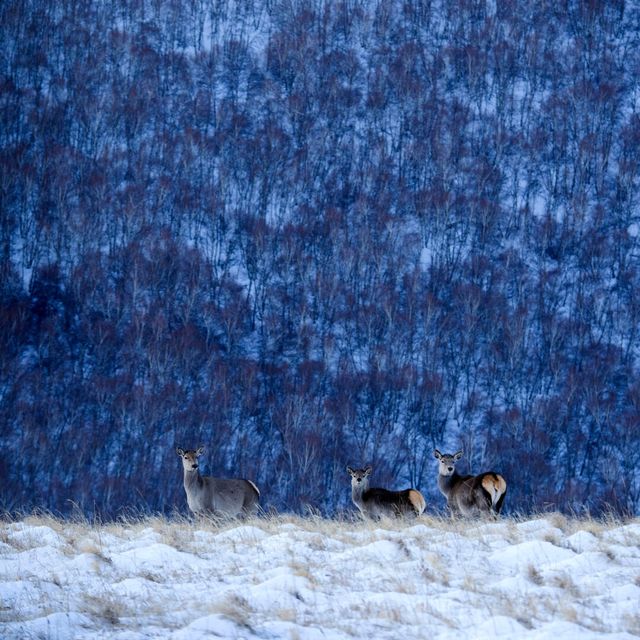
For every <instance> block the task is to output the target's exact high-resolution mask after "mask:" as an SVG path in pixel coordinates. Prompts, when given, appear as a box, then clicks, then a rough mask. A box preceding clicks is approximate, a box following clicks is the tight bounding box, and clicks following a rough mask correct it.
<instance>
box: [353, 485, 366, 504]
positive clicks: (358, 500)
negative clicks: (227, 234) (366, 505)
mask: <svg viewBox="0 0 640 640" xmlns="http://www.w3.org/2000/svg"><path fill="white" fill-rule="evenodd" d="M368 490H369V483H368V482H367V481H364V482H361V483H360V484H359V485H358V484H355V483H352V484H351V499H352V500H353V502H354V503H355V504H362V503H363V502H364V500H363V498H362V494H363V493H365V491H368Z"/></svg>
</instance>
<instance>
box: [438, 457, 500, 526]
mask: <svg viewBox="0 0 640 640" xmlns="http://www.w3.org/2000/svg"><path fill="white" fill-rule="evenodd" d="M433 455H434V457H435V458H436V459H437V460H438V461H439V463H440V465H439V468H438V488H439V489H440V492H441V493H442V495H443V496H444V497H445V498H446V499H447V505H448V506H449V510H450V511H451V514H452V515H458V514H461V515H464V516H478V515H485V514H490V515H493V516H494V517H497V516H498V514H499V513H500V509H502V503H503V502H504V497H505V495H506V493H507V483H506V481H505V479H504V478H503V477H502V476H501V475H500V474H499V473H496V472H495V471H485V472H484V473H481V474H479V475H477V476H471V475H466V476H461V475H460V474H459V473H458V472H457V471H456V462H458V460H460V458H462V455H463V452H462V450H460V451H457V452H456V453H454V454H453V455H451V454H448V453H440V452H439V451H438V450H437V449H435V450H434V452H433Z"/></svg>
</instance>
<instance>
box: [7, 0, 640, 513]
mask: <svg viewBox="0 0 640 640" xmlns="http://www.w3.org/2000/svg"><path fill="white" fill-rule="evenodd" d="M0 36H1V37H0V118H1V122H0V216H1V222H0V445H1V447H0V492H1V493H0V508H4V509H8V510H22V509H31V508H34V507H42V508H46V509H51V510H53V511H56V512H62V513H66V512H69V511H70V510H72V509H78V508H79V509H81V510H82V511H83V512H85V513H87V514H93V513H99V514H101V515H102V516H104V517H113V516H116V515H117V514H118V513H120V512H121V511H122V510H123V509H125V510H126V509H135V510H138V509H141V510H150V511H165V512H170V511H172V510H173V509H175V508H178V509H180V510H183V511H186V504H185V498H184V490H183V487H182V465H181V463H180V460H179V458H178V457H177V455H176V453H175V447H176V446H181V447H185V448H187V447H195V446H197V445H204V446H205V448H206V451H205V454H204V455H203V458H202V463H203V465H202V466H203V469H202V470H203V472H204V473H207V474H214V475H220V476H236V475H240V476H245V477H249V478H252V479H253V480H254V481H255V482H256V483H257V484H258V485H259V486H260V488H261V491H262V505H263V506H264V507H266V508H269V507H273V508H276V509H278V510H294V511H302V510H304V509H305V508H306V506H307V505H309V506H311V507H313V508H315V509H318V510H319V511H320V512H322V513H325V514H333V513H336V512H337V511H340V510H342V509H346V508H351V506H350V498H351V496H350V485H349V477H348V475H347V473H346V471H345V466H346V465H347V464H351V465H360V464H365V463H366V464H371V465H372V466H373V467H374V472H373V480H372V482H373V483H374V484H378V485H382V486H388V487H390V488H402V487H405V486H409V485H410V484H411V485H413V486H416V487H419V488H420V489H421V490H422V492H423V493H424V495H425V497H426V498H427V502H428V510H431V509H436V508H441V507H442V506H443V505H444V501H443V499H442V497H441V496H440V494H439V493H438V490H437V486H436V474H437V463H436V461H435V460H434V458H433V453H432V452H433V448H434V447H438V448H440V449H441V450H449V451H450V450H454V448H455V449H458V448H464V450H465V458H466V460H467V462H468V463H469V469H470V470H472V471H473V472H478V471H481V470H486V469H488V468H492V469H495V470H496V471H500V472H501V473H502V474H503V475H504V476H505V477H506V478H507V480H508V482H509V493H508V496H507V500H506V503H505V511H509V510H510V511H511V512H513V511H528V510H534V509H547V508H558V509H562V510H566V511H571V510H575V511H583V510H588V511H590V512H591V513H601V512H603V511H609V510H613V511H615V512H618V513H628V512H634V513H637V512H638V510H639V509H640V295H639V286H640V83H639V82H638V78H639V77H640V8H639V7H638V5H637V3H635V2H629V1H627V2H623V1H621V0H608V1H607V2H601V1H599V0H583V1H577V0H564V1H557V0H553V1H550V0H543V1H540V2H530V1H525V0H511V1H510V0H495V1H494V2H490V1H486V2H485V1H480V0H433V1H429V0H424V1H422V2H420V1H417V0H404V1H400V0H398V1H392V0H377V1H369V0H345V1H333V0H307V1H304V0H237V1H232V0H206V1H205V0H104V1H100V2H87V1H86V0H51V1H49V2H42V1H41V0H22V1H19V0H9V1H7V2H3V3H2V4H1V5H0ZM463 470H464V469H463Z"/></svg>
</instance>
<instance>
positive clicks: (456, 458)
mask: <svg viewBox="0 0 640 640" xmlns="http://www.w3.org/2000/svg"><path fill="white" fill-rule="evenodd" d="M460 458H462V449H460V451H458V452H457V453H454V454H453V459H454V460H456V461H457V460H460Z"/></svg>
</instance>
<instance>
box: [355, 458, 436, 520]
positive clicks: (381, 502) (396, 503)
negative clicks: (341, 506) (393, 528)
mask: <svg viewBox="0 0 640 640" xmlns="http://www.w3.org/2000/svg"><path fill="white" fill-rule="evenodd" d="M347 471H348V472H349V475H350V476H351V499H352V500H353V504H355V505H356V507H358V509H360V511H361V512H362V515H364V516H369V517H370V518H379V517H380V516H387V517H394V516H396V517H397V516H404V515H408V514H414V515H416V516H419V515H420V514H421V513H422V512H423V511H424V510H425V507H426V506H427V504H426V502H425V500H424V498H423V497H422V494H421V493H420V492H419V491H418V490H417V489H405V490H404V491H389V490H388V489H381V488H378V487H372V488H371V489H370V488H369V476H370V475H371V467H366V468H364V469H352V468H351V467H347Z"/></svg>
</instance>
